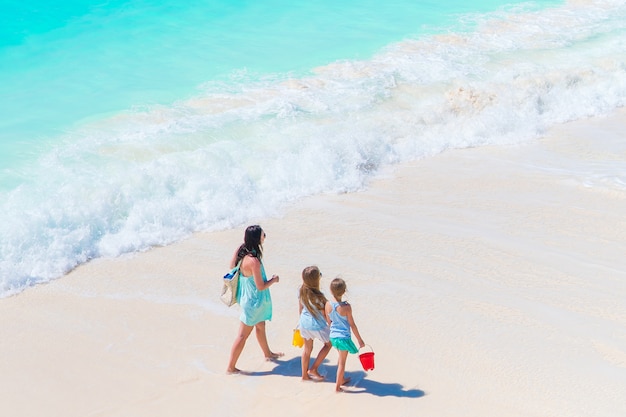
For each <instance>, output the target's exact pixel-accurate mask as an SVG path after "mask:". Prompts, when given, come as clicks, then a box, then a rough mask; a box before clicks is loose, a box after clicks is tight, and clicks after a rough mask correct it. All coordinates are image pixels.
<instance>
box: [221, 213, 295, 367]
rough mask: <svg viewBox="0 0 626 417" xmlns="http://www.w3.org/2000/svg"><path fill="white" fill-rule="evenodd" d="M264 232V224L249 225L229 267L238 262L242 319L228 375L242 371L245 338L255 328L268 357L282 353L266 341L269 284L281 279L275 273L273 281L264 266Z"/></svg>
mask: <svg viewBox="0 0 626 417" xmlns="http://www.w3.org/2000/svg"><path fill="white" fill-rule="evenodd" d="M264 241H265V232H264V231H263V229H261V226H258V225H255V226H248V228H247V229H246V233H245V235H244V242H243V244H242V245H241V246H239V248H238V249H237V250H236V251H235V253H234V255H233V259H232V260H231V261H230V267H231V268H234V267H235V266H236V265H237V264H238V263H239V262H241V266H240V268H239V291H238V294H237V302H238V303H239V305H240V306H241V315H240V316H239V320H241V323H240V325H239V333H238V334H237V338H236V339H235V342H234V343H233V347H232V348H231V351H230V360H229V362H228V368H227V370H226V372H227V373H229V374H236V373H239V372H241V371H240V370H239V369H237V366H236V365H237V360H238V359H239V356H240V355H241V352H242V351H243V347H244V346H245V344H246V340H247V339H248V336H250V333H252V329H253V328H254V329H255V331H256V338H257V340H258V341H259V345H260V346H261V350H263V354H265V358H266V359H268V360H271V359H276V358H278V357H280V356H283V354H282V353H274V352H272V351H271V350H270V348H269V346H268V344H267V335H266V333H265V321H266V320H271V319H272V298H271V296H270V291H269V287H271V286H272V285H274V284H275V283H277V282H278V281H279V280H280V278H279V277H278V275H273V276H272V278H271V279H270V280H268V279H267V277H266V275H265V268H264V267H263V262H262V256H263V242H264Z"/></svg>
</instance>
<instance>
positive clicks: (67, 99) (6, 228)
mask: <svg viewBox="0 0 626 417" xmlns="http://www.w3.org/2000/svg"><path fill="white" fill-rule="evenodd" d="M0 79H1V80H2V82H1V83H0V98H1V99H0V114H1V117H0V296H7V295H11V294H15V293H18V292H20V291H22V290H24V289H25V288H28V287H29V286H32V285H35V284H37V283H41V282H46V281H49V280H51V279H55V278H58V277H60V276H62V275H63V274H65V273H67V272H68V271H70V270H71V269H72V268H74V267H76V266H77V265H79V264H81V263H84V262H86V261H88V260H89V259H93V258H97V257H103V256H106V257H114V256H118V255H120V254H123V253H128V252H134V251H142V250H146V249H148V248H150V247H151V246H154V245H165V244H169V243H172V242H174V241H176V240H179V239H181V238H184V237H185V236H188V235H189V234H191V233H193V232H195V231H200V230H216V229H223V228H229V227H238V226H240V225H242V224H244V223H246V222H247V221H248V220H249V219H252V218H259V217H263V216H270V215H275V214H277V213H279V212H280V211H281V210H282V209H283V208H284V206H285V204H288V203H289V202H292V201H294V200H297V199H299V198H303V197H305V196H309V195H313V194H319V193H327V192H331V193H333V192H350V191H355V190H359V189H361V188H363V187H365V186H367V183H368V181H369V180H370V179H372V178H373V177H374V176H375V175H376V174H377V173H378V172H380V170H381V169H384V168H385V167H387V166H390V165H393V164H396V163H399V162H403V161H409V160H415V159H419V158H426V157H429V156H432V155H435V154H437V153H440V152H443V151H445V150H446V149H451V148H463V147H475V146H482V145H508V144H515V143H519V142H524V141H529V140H533V139H536V138H537V137H539V136H541V135H542V134H543V133H544V132H545V131H546V129H548V128H549V127H551V126H553V125H555V124H559V123H563V122H566V121H570V120H575V119H580V118H584V117H589V116H597V115H603V114H608V113H610V112H612V111H614V110H615V109H616V108H618V107H622V106H624V104H625V102H626V0H621V1H618V0H588V1H585V0H576V1H569V2H563V1H536V2H511V1H500V0H485V1H478V2H471V3H470V2H466V1H460V0H443V1H439V2H432V1H423V2H415V1H407V0H389V1H387V2H375V1H370V0H362V1H356V0H354V1H351V0H346V1H342V2H331V1H326V0H321V1H317V2H311V3H307V4H302V5H301V4H298V2H287V1H280V0H271V1H264V2H249V1H243V0H242V1H237V0H229V1H225V0H215V1H198V0H190V1H185V2H183V1H176V0H161V1H155V0H110V1H106V0H104V1H98V2H94V1H87V0H68V1H65V2H60V3H59V2H49V1H30V0H25V1H20V2H18V1H13V0H0ZM623 168H624V167H623V166H621V165H607V166H598V168H597V171H595V172H592V173H584V178H583V177H581V181H584V182H585V184H586V185H587V186H597V187H610V188H612V189H613V190H616V192H622V193H626V172H625V171H626V170H624V169H623ZM607 179H608V180H607Z"/></svg>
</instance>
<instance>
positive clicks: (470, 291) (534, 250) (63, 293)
mask: <svg viewBox="0 0 626 417" xmlns="http://www.w3.org/2000/svg"><path fill="white" fill-rule="evenodd" d="M606 163H615V164H621V166H626V111H624V109H621V110H620V111H618V112H616V113H615V114H614V115H612V116H611V117H607V118H595V119H591V120H583V121H578V122H574V123H569V124H566V125H563V126H559V127H557V128H555V129H552V130H551V131H550V132H549V134H548V135H547V136H546V137H545V138H543V139H541V140H538V141H535V142H532V143H528V144H524V145H519V146H510V147H484V148H473V149H465V150H451V151H447V152H445V153H443V154H441V155H438V156H436V157H431V158H428V159H424V160H421V161H416V162H414V163H411V164H406V165H401V166H398V167H395V169H394V170H393V171H390V172H389V173H388V175H387V176H386V177H385V178H381V179H378V180H376V181H373V182H372V183H371V184H370V187H369V188H368V189H367V190H365V191H363V192H358V193H353V194H343V195H323V196H315V197H311V198H308V199H306V200H304V201H300V202H297V203H296V204H295V205H294V206H292V207H288V208H286V210H285V213H284V215H283V216H281V217H280V218H271V219H257V220H255V221H253V222H250V223H251V224H253V223H259V224H261V225H262V227H263V228H264V230H265V231H266V233H267V239H266V241H265V257H264V260H265V265H266V269H267V272H268V274H269V275H271V274H278V275H280V277H281V280H280V283H278V284H277V285H275V286H273V287H272V288H271V292H272V298H273V301H274V318H273V320H272V321H271V322H269V323H268V325H267V330H268V338H269V342H270V346H271V347H272V349H273V350H275V351H282V352H284V353H285V356H284V357H283V358H282V359H281V360H278V361H276V362H268V361H265V360H264V358H263V355H262V352H261V350H260V349H259V347H258V344H257V342H256V340H255V339H254V335H253V336H252V337H251V338H250V339H249V341H248V344H247V345H246V347H245V349H244V351H243V354H242V356H241V359H240V361H239V363H238V366H239V367H240V368H241V369H243V370H245V371H247V372H249V375H226V373H225V369H226V362H227V359H228V355H229V350H230V347H231V344H232V342H233V339H234V337H235V334H236V331H237V327H238V307H237V306H235V307H233V308H227V307H225V306H224V305H222V304H221V303H220V301H219V299H218V292H219V288H220V277H221V276H222V275H223V274H224V273H225V272H226V270H227V269H228V262H229V260H230V257H231V255H232V253H233V251H234V249H235V248H236V247H237V246H238V245H239V244H240V243H241V241H242V239H243V230H244V227H245V225H243V226H242V227H240V228H238V229H235V230H227V231H221V232H211V233H199V234H196V235H194V236H192V237H190V238H189V239H186V240H185V241H182V242H180V243H177V244H174V245H171V246H168V247H162V248H155V249H153V250H150V251H148V252H145V253H141V254H135V255H128V256H124V257H121V258H119V259H99V260H95V261H93V262H90V263H89V264H86V265H83V266H81V267H79V268H77V269H76V270H74V271H72V272H71V273H70V274H68V275H67V276H65V277H62V278H60V279H57V280H55V281H54V282H52V283H50V284H47V285H39V286H36V287H33V288H30V289H28V290H26V291H24V292H23V293H21V294H18V295H16V296H13V297H9V298H6V299H2V300H0V317H1V319H0V320H1V324H0V327H1V328H2V329H3V337H2V341H1V342H0V361H1V364H2V365H1V369H2V372H1V374H0V411H1V414H2V415H3V416H11V417H23V416H29V417H44V416H45V417H56V416H59V417H87V416H90V417H91V416H97V417H159V416H168V417H176V416H184V417H195V416H235V415H237V416H251V415H256V416H272V417H280V416H313V415H337V414H338V413H339V412H350V413H351V414H354V415H371V416H379V415H386V416H430V417H487V416H492V417H496V416H497V417H550V416H555V417H557V416H558V417H623V416H624V415H625V413H626V301H625V300H626V256H625V254H626V191H624V189H622V190H621V191H619V190H617V189H616V188H615V187H613V186H611V185H610V181H612V179H611V178H604V177H602V175H601V174H597V173H596V171H595V170H596V169H597V167H598V166H601V165H602V164H606ZM573 167H574V168H575V169H573ZM603 184H607V185H606V186H603ZM312 264H315V265H318V266H319V268H320V269H321V271H322V272H323V273H324V276H323V279H322V288H323V289H324V290H326V293H327V294H329V292H328V284H329V283H330V280H331V279H332V278H333V277H335V276H337V275H341V276H342V277H343V278H344V279H345V280H346V282H347V284H348V299H349V300H350V302H351V303H352V305H353V311H354V317H355V319H356V322H357V324H358V326H359V330H360V332H361V335H362V336H363V338H364V340H365V342H366V343H367V344H369V345H370V346H371V347H372V348H373V349H374V351H375V361H376V369H374V370H373V371H369V372H364V371H363V369H362V368H361V366H360V363H359V360H358V358H357V356H356V355H350V356H349V358H348V363H347V370H346V371H347V374H348V376H351V378H352V382H351V385H350V386H349V387H348V390H349V391H350V392H348V393H341V394H336V393H335V392H334V376H335V372H336V360H337V354H336V352H335V351H332V352H331V353H330V355H329V356H328V360H327V361H326V363H325V364H324V365H323V366H322V368H321V372H322V373H325V374H326V376H327V381H325V382H321V383H312V382H302V381H301V380H300V353H301V350H300V349H298V348H296V347H293V346H291V335H292V329H293V327H294V326H295V324H296V322H297V312H298V310H297V289H298V287H299V285H300V282H301V279H300V272H301V270H302V269H303V268H304V267H306V266H308V265H312ZM315 346H316V348H315V351H314V352H317V349H318V347H319V342H316V345H315Z"/></svg>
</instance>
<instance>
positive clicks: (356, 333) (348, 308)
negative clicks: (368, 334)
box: [344, 304, 365, 348]
mask: <svg viewBox="0 0 626 417" xmlns="http://www.w3.org/2000/svg"><path fill="white" fill-rule="evenodd" d="M344 308H345V313H346V314H345V315H346V317H347V318H348V324H350V328H351V329H352V333H354V336H355V337H356V340H357V341H358V342H359V347H360V348H362V347H364V346H365V342H364V341H363V339H362V338H361V334H360V333H359V329H358V328H357V327H356V323H355V322H354V317H353V316H352V306H351V305H350V304H346V305H345V306H344Z"/></svg>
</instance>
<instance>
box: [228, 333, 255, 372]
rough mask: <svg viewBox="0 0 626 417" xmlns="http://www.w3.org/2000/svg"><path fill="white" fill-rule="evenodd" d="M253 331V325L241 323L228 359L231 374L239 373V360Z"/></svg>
mask: <svg viewBox="0 0 626 417" xmlns="http://www.w3.org/2000/svg"><path fill="white" fill-rule="evenodd" d="M250 333H252V326H246V325H245V324H243V323H240V325H239V332H238V333H237V337H236V338H235V341H234V342H233V346H232V348H231V349H230V359H229V361H228V368H226V372H228V373H229V374H234V373H238V372H239V369H237V360H238V359H239V356H240V355H241V352H242V351H243V347H244V346H245V345H246V340H247V339H248V336H250Z"/></svg>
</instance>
